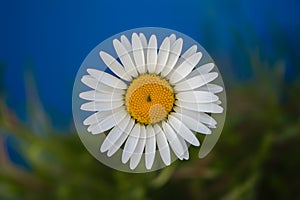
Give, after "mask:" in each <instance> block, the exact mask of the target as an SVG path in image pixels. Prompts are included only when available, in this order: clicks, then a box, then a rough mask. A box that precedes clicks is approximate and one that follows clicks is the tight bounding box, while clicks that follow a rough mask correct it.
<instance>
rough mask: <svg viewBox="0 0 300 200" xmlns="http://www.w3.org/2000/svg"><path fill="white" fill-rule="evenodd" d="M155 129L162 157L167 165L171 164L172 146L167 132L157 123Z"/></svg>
mask: <svg viewBox="0 0 300 200" xmlns="http://www.w3.org/2000/svg"><path fill="white" fill-rule="evenodd" d="M154 131H155V133H156V143H157V147H158V150H159V153H160V156H161V159H162V160H163V162H164V163H165V164H166V165H170V164H171V156H170V148H169V144H168V141H167V138H166V136H165V133H164V132H163V131H162V129H161V127H160V126H159V125H157V124H155V125H154Z"/></svg>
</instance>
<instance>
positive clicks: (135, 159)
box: [129, 125, 146, 169]
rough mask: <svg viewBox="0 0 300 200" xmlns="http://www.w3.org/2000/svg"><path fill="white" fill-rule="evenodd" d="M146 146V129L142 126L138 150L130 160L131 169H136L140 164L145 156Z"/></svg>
mask: <svg viewBox="0 0 300 200" xmlns="http://www.w3.org/2000/svg"><path fill="white" fill-rule="evenodd" d="M145 144H146V129H145V126H144V125H142V126H141V130H140V137H139V141H138V143H137V145H136V148H135V150H134V152H133V154H132V156H131V158H130V164H129V167H130V169H135V168H136V166H137V165H138V164H139V162H140V160H141V157H142V155H143V151H144V148H145Z"/></svg>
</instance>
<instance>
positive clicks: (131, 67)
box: [113, 39, 138, 77]
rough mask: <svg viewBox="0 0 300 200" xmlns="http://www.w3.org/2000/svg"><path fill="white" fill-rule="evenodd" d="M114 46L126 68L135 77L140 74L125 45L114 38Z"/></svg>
mask: <svg viewBox="0 0 300 200" xmlns="http://www.w3.org/2000/svg"><path fill="white" fill-rule="evenodd" d="M113 45H114V48H115V50H116V52H117V54H118V56H119V58H120V60H121V62H122V64H123V66H124V68H125V71H126V72H127V73H128V74H130V75H131V76H133V77H136V76H137V75H138V73H137V70H136V68H135V63H134V62H133V60H132V58H131V56H130V53H129V52H128V51H127V50H126V49H125V47H124V46H123V45H122V43H121V42H120V41H119V40H117V39H114V40H113Z"/></svg>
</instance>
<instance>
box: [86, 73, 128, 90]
mask: <svg viewBox="0 0 300 200" xmlns="http://www.w3.org/2000/svg"><path fill="white" fill-rule="evenodd" d="M87 72H88V73H89V74H90V75H91V76H93V77H94V78H95V79H97V80H98V81H100V82H101V83H104V84H105V85H108V86H110V87H113V88H117V89H126V88H127V85H126V84H125V83H124V82H123V81H121V80H120V79H118V78H117V77H114V76H113V75H110V74H108V73H106V72H103V71H99V70H96V69H87Z"/></svg>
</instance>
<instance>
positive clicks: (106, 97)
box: [79, 90, 124, 102]
mask: <svg viewBox="0 0 300 200" xmlns="http://www.w3.org/2000/svg"><path fill="white" fill-rule="evenodd" d="M79 97H80V98H82V99H85V100H90V101H99V102H111V101H121V100H123V99H124V96H123V95H122V94H118V93H111V94H105V93H101V92H98V91H96V90H91V91H86V92H82V93H80V94H79Z"/></svg>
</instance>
